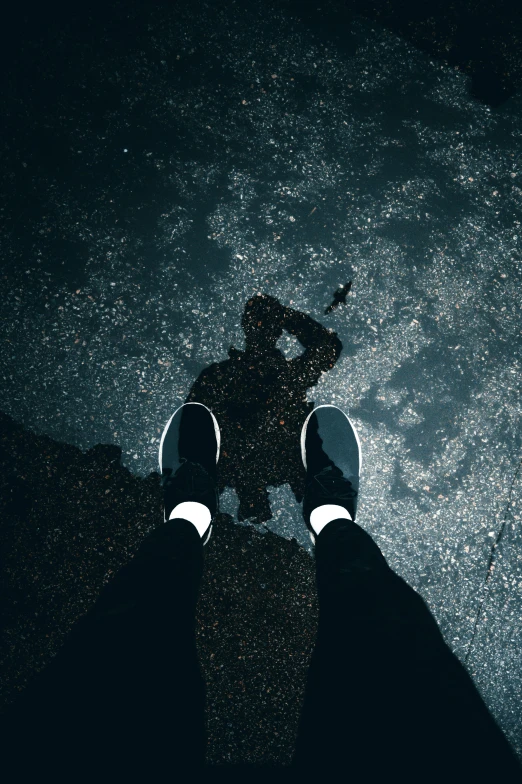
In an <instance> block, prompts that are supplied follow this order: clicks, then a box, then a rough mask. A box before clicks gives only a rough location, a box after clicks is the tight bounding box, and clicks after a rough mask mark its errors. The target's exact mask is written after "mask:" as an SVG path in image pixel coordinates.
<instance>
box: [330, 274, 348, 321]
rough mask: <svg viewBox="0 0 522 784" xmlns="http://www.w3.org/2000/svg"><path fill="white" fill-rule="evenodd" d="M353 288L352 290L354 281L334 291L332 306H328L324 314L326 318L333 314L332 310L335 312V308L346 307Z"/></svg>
mask: <svg viewBox="0 0 522 784" xmlns="http://www.w3.org/2000/svg"><path fill="white" fill-rule="evenodd" d="M351 288H352V281H351V280H350V281H349V282H348V283H346V284H345V285H344V286H342V287H341V288H340V289H337V291H334V295H333V301H332V304H331V305H328V307H327V308H326V310H325V312H324V315H325V316H327V315H328V314H329V313H331V312H332V310H335V308H337V307H339V305H344V303H345V302H346V295H347V294H348V292H349V291H350V289H351Z"/></svg>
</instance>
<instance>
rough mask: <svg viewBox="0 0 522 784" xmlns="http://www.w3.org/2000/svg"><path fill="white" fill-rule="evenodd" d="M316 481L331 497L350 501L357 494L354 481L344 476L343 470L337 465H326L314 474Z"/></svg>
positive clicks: (326, 494)
mask: <svg viewBox="0 0 522 784" xmlns="http://www.w3.org/2000/svg"><path fill="white" fill-rule="evenodd" d="M314 481H315V482H316V483H317V484H318V485H319V487H320V488H321V490H322V491H323V494H324V495H325V496H327V497H329V498H332V497H335V498H338V499H339V500H340V501H348V500H350V499H351V498H355V497H356V496H357V491H356V490H355V489H354V487H353V485H352V483H351V482H350V480H349V479H346V477H344V476H343V472H342V471H341V470H340V468H337V466H326V468H323V469H322V470H321V471H319V473H318V474H316V475H315V476H314Z"/></svg>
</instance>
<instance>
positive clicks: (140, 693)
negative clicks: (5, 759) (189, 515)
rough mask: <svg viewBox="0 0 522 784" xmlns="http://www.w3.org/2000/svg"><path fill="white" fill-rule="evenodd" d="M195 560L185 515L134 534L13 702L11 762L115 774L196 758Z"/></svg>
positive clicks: (201, 737)
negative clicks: (126, 553)
mask: <svg viewBox="0 0 522 784" xmlns="http://www.w3.org/2000/svg"><path fill="white" fill-rule="evenodd" d="M202 568H203V544H202V541H201V538H200V536H199V534H198V532H197V530H196V528H195V526H194V525H193V524H192V523H191V522H189V521H187V520H180V519H174V520H170V521H169V522H167V523H164V524H163V525H162V526H160V527H159V528H158V529H156V530H155V531H154V532H153V533H152V534H151V535H150V536H148V537H147V538H146V539H145V540H144V541H143V543H142V545H141V548H140V549H139V550H138V552H137V554H136V556H135V557H134V558H133V559H132V561H131V562H130V563H129V564H127V565H126V566H125V567H124V568H123V569H122V570H121V571H120V572H119V573H118V574H117V575H116V576H115V578H114V579H113V580H112V581H111V582H110V583H109V584H108V585H107V586H106V587H105V588H104V590H103V591H102V593H101V595H100V597H99V599H98V601H97V602H96V604H95V605H94V606H93V608H92V609H91V610H90V611H89V612H88V613H87V614H86V615H85V616H84V617H83V618H81V619H80V621H79V622H78V623H77V624H76V626H75V627H74V628H73V630H72V632H71V634H70V636H69V638H68V639H67V641H66V643H65V645H64V646H63V648H62V649H61V650H60V652H59V653H58V655H57V656H56V657H55V658H54V659H53V660H52V661H51V663H50V664H49V666H48V667H47V668H46V669H45V670H44V671H42V673H40V675H39V676H37V677H36V679H35V681H34V682H33V683H32V684H30V685H29V686H28V688H27V691H26V692H25V693H24V694H23V695H22V696H21V698H20V700H19V701H18V702H17V703H16V704H15V705H14V706H13V710H12V711H11V716H10V720H9V727H8V729H9V732H10V734H11V736H12V737H11V744H14V746H13V745H11V757H12V761H13V763H14V765H15V770H16V769H17V768H19V769H20V771H22V770H23V769H24V767H25V766H27V765H28V766H29V770H35V771H40V773H43V772H46V773H47V774H49V775H53V774H54V775H58V777H60V775H62V776H63V775H66V774H67V771H69V772H72V771H77V770H78V765H80V767H81V769H83V770H85V768H87V769H88V770H90V771H92V772H96V771H101V770H103V771H105V772H106V773H108V772H109V771H112V772H114V773H115V772H118V773H119V774H120V773H121V774H123V773H124V772H136V771H138V770H140V771H142V772H147V771H150V772H152V771H155V772H157V773H160V772H165V771H167V772H168V771H169V770H172V769H173V768H172V765H173V760H175V767H176V768H178V769H179V768H183V767H185V766H190V767H191V768H193V767H197V766H198V765H202V764H203V761H204V753H205V726H204V705H205V687H204V683H203V680H202V677H201V674H200V669H199V663H198V659H197V652H196V642H195V608H196V602H197V598H198V592H199V584H200V580H201V574H202ZM29 748H30V749H31V754H30V758H29V757H28V755H27V749H29ZM15 751H16V753H15Z"/></svg>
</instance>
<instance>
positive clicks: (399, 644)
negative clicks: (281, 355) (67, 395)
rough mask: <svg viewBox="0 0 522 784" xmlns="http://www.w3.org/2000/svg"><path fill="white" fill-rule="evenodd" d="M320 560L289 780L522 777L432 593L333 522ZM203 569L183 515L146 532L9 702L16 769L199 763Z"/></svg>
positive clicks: (70, 773) (123, 771)
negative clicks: (449, 642)
mask: <svg viewBox="0 0 522 784" xmlns="http://www.w3.org/2000/svg"><path fill="white" fill-rule="evenodd" d="M316 561H317V586H318V594H319V607H320V617H319V629H318V638H317V644H316V647H315V650H314V653H313V656H312V661H311V665H310V672H309V677H308V683H307V689H306V695H305V702H304V707H303V712H302V717H301V723H300V728H299V735H298V739H297V744H296V750H295V756H294V760H293V765H292V768H291V769H290V770H289V771H287V775H288V777H289V778H295V780H296V781H301V780H302V777H303V776H304V775H309V774H310V773H311V772H312V773H313V772H316V773H317V774H318V775H321V776H322V775H328V776H329V777H335V778H336V779H338V780H341V781H345V782H348V781H350V780H352V781H362V780H363V779H364V780H367V781H373V780H375V781H377V780H379V779H381V778H382V777H384V776H386V777H393V778H397V779H399V780H401V781H442V780H444V781H473V782H476V781H490V780H492V778H493V777H495V778H498V777H499V776H502V781H503V784H504V783H505V782H506V781H509V782H512V781H513V782H514V781H517V782H518V781H522V773H521V769H520V767H519V765H518V762H517V761H516V759H515V757H514V755H513V753H512V751H511V749H510V747H509V745H508V743H507V741H506V740H505V738H504V736H503V735H502V733H501V732H500V730H499V729H498V727H497V726H496V724H495V722H494V721H493V719H492V718H491V716H490V714H489V712H488V710H487V709H486V707H485V705H484V704H483V702H482V701H481V699H480V697H479V695H478V693H477V691H476V689H475V687H474V685H473V683H472V681H471V679H470V678H469V676H468V674H467V673H466V671H465V670H464V668H463V667H462V665H461V664H460V663H459V662H458V660H457V659H456V658H455V657H454V656H453V654H452V653H451V651H450V650H449V648H448V647H447V646H446V644H445V643H444V641H443V638H442V636H441V634H440V631H439V629H438V627H437V625H436V623H435V621H434V619H433V617H432V616H431V614H430V612H429V610H428V608H427V607H426V605H425V603H424V602H423V600H422V599H421V597H420V596H419V595H418V594H417V593H415V591H413V590H412V589H411V588H410V587H409V586H408V585H407V584H406V583H405V582H404V581H403V580H402V579H401V578H400V577H398V576H397V575H395V574H394V573H393V572H392V571H391V569H390V568H389V567H388V566H387V564H386V562H385V560H384V557H383V556H382V554H381V552H380V550H379V549H378V547H377V546H376V544H375V543H374V542H373V540H372V539H371V537H370V536H369V535H368V534H367V533H365V532H364V531H363V530H362V529H361V528H360V527H359V526H357V525H356V524H355V523H352V522H349V521H346V520H336V521H333V522H331V523H330V524H329V525H328V526H326V527H325V529H324V530H323V531H322V532H321V534H320V535H319V536H318V537H317V545H316ZM202 568H203V546H202V544H201V540H200V538H199V535H198V533H197V531H196V529H195V527H194V526H193V525H192V524H191V523H189V522H188V521H185V520H172V521H169V522H168V523H165V524H164V525H162V526H161V527H159V528H158V529H156V530H155V531H154V532H153V533H152V534H151V535H150V536H149V537H148V538H147V539H146V540H145V541H144V542H143V544H142V546H141V548H140V550H139V551H138V553H137V554H136V556H135V558H134V559H133V560H132V561H131V562H130V563H129V564H128V565H127V566H125V567H124V568H123V569H122V570H121V572H120V573H119V574H118V575H117V576H116V577H115V578H114V580H113V581H112V582H111V583H109V585H107V586H106V588H105V589H104V591H103V592H102V594H101V596H100V598H99V600H98V601H97V603H96V605H95V606H94V608H93V609H92V610H91V611H90V612H89V613H88V614H87V615H86V616H85V617H84V618H83V619H81V620H80V621H79V623H78V624H77V625H76V627H75V629H74V630H73V632H72V634H71V636H70V638H69V640H68V642H67V643H66V645H65V646H64V648H63V649H62V651H61V652H60V653H59V654H58V656H57V657H56V658H55V659H54V660H53V661H52V662H51V664H50V665H49V667H47V668H46V670H45V671H44V672H43V673H42V674H41V675H40V677H39V678H37V679H36V681H35V683H34V684H33V685H32V686H31V687H29V688H28V689H27V693H26V694H24V695H22V697H21V699H20V700H19V701H18V703H17V704H16V705H15V706H14V708H15V710H14V711H13V717H12V721H11V723H10V726H9V728H8V731H7V735H9V736H10V749H11V752H12V753H11V757H12V758H14V760H15V762H16V768H17V770H18V771H21V770H23V769H24V768H26V770H28V771H31V770H32V771H33V775H34V770H38V771H39V772H42V771H45V772H46V773H49V772H50V773H53V774H54V777H55V779H56V780H61V777H63V778H64V779H65V778H68V779H70V778H75V777H76V778H78V774H79V773H80V774H81V772H82V771H83V772H84V773H85V777H86V778H87V777H89V778H91V777H92V776H96V777H97V779H98V780H99V779H100V777H101V778H102V780H103V778H104V777H107V778H114V777H116V778H117V779H118V780H119V779H121V780H123V779H124V777H126V778H129V777H131V778H138V777H139V778H143V777H145V778H146V779H147V780H160V779H165V780H167V781H168V780H172V781H175V780H177V778H178V777H179V780H180V781H183V780H184V779H185V778H186V777H188V776H189V775H190V777H191V778H192V777H193V776H194V775H195V774H197V772H198V770H199V771H200V772H203V771H202V768H203V764H204V753H205V721H204V707H205V688H204V683H203V680H202V677H201V673H200V669H199V665H198V660H197V651H196V642H195V608H196V603H197V599H198V591H199V584H200V579H201V574H202ZM13 730H14V732H13ZM27 749H30V750H31V754H32V757H33V759H32V760H28V759H27V758H26V757H25V758H24V750H25V751H26V750H27ZM33 763H36V767H33V768H31V766H32V765H33ZM80 777H81V776H80Z"/></svg>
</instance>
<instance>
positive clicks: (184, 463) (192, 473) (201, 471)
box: [163, 457, 210, 489]
mask: <svg viewBox="0 0 522 784" xmlns="http://www.w3.org/2000/svg"><path fill="white" fill-rule="evenodd" d="M187 472H188V477H186V478H185V481H187V480H188V481H189V482H190V485H191V487H192V489H196V488H197V489H204V486H205V485H206V484H207V483H208V480H209V479H210V474H209V473H208V471H207V470H206V469H205V468H203V466H202V465H201V463H193V462H191V461H190V460H186V459H185V458H183V457H182V458H181V465H180V466H179V467H178V469H177V471H176V472H175V473H174V474H172V473H171V474H169V475H168V476H165V477H164V479H163V487H169V486H170V485H172V484H173V483H174V481H175V480H176V479H178V478H179V477H180V476H183V474H185V473H187ZM165 473H166V472H165ZM198 483H199V486H198Z"/></svg>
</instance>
